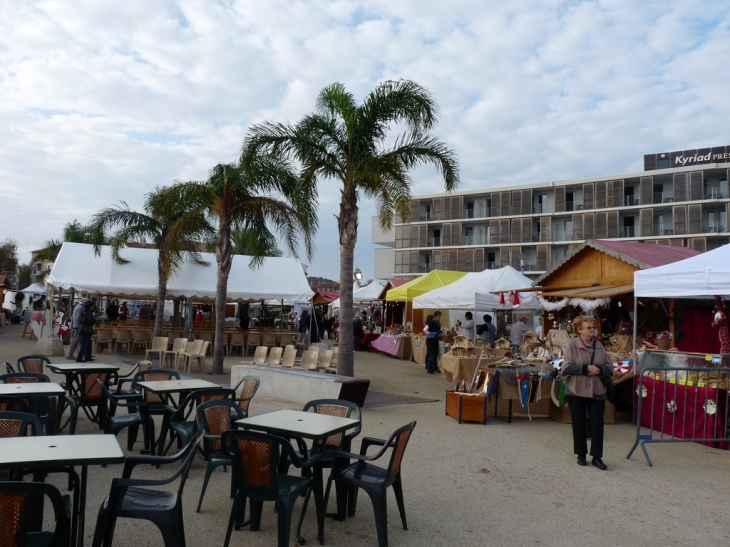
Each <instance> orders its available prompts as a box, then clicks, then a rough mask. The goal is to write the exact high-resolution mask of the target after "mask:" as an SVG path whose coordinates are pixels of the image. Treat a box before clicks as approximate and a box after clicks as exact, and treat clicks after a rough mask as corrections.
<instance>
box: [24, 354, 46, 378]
mask: <svg viewBox="0 0 730 547" xmlns="http://www.w3.org/2000/svg"><path fill="white" fill-rule="evenodd" d="M43 363H45V364H47V365H50V364H51V360H50V359H49V358H48V357H46V356H45V355H25V356H23V357H19V358H18V361H17V363H16V365H17V367H18V372H35V373H37V374H43Z"/></svg>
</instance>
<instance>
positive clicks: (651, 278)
mask: <svg viewBox="0 0 730 547" xmlns="http://www.w3.org/2000/svg"><path fill="white" fill-rule="evenodd" d="M634 294H635V295H636V296H646V297H666V298H697V297H710V296H716V295H717V296H724V297H725V298H727V297H728V296H729V295H730V245H725V246H723V247H720V248H719V249H714V250H712V251H707V252H706V253H702V254H700V255H697V256H693V257H691V258H687V259H685V260H680V261H679V262H673V263H671V264H667V265H665V266H659V267H657V268H652V269H650V270H639V271H637V272H635V273H634Z"/></svg>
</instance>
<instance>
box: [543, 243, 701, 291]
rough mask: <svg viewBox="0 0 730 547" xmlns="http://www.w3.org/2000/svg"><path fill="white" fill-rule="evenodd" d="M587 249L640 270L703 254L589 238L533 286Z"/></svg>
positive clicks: (679, 249) (651, 244)
mask: <svg viewBox="0 0 730 547" xmlns="http://www.w3.org/2000/svg"><path fill="white" fill-rule="evenodd" d="M586 249H596V250H598V251H600V252H602V253H605V254H607V255H609V256H612V257H614V258H616V259H618V260H621V261H623V262H626V263H627V264H631V265H632V266H635V267H636V268H637V269H639V270H647V269H649V268H654V267H656V266H664V265H665V264H671V263H672V262H677V261H679V260H684V259H685V258H690V257H692V256H697V255H698V254H701V253H700V252H699V251H696V250H694V249H690V248H688V247H674V246H672V245H657V244H655V243H638V242H636V241H616V240H607V239H589V240H588V241H586V242H585V243H584V244H583V245H581V246H579V247H577V248H576V249H574V250H573V252H571V253H570V254H569V255H568V256H567V257H566V258H565V259H564V260H563V261H562V262H559V263H558V264H556V265H555V266H553V267H552V268H550V269H549V270H548V271H546V272H545V273H544V274H542V275H541V276H540V277H538V278H537V279H536V280H535V282H534V283H533V286H539V285H540V284H541V283H542V282H543V281H544V280H545V279H547V278H548V277H550V276H551V275H552V274H553V273H554V272H555V271H557V270H558V269H560V268H563V267H565V265H566V264H568V263H570V262H571V261H572V260H573V259H574V258H575V257H576V256H578V255H579V254H581V253H583V252H584V251H585V250H586Z"/></svg>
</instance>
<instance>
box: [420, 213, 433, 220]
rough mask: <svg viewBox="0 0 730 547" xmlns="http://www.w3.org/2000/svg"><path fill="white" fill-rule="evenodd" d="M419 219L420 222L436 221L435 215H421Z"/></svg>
mask: <svg viewBox="0 0 730 547" xmlns="http://www.w3.org/2000/svg"><path fill="white" fill-rule="evenodd" d="M418 218H419V219H420V220H434V218H433V215H432V214H431V213H421V215H420V216H419V217H418Z"/></svg>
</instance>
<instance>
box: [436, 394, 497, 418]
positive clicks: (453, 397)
mask: <svg viewBox="0 0 730 547" xmlns="http://www.w3.org/2000/svg"><path fill="white" fill-rule="evenodd" d="M446 414H448V415H449V416H451V417H452V418H455V419H456V420H457V421H458V422H459V423H461V422H479V423H481V424H484V425H486V423H487V398H486V397H484V396H483V395H470V394H467V393H463V392H460V391H447V392H446Z"/></svg>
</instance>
